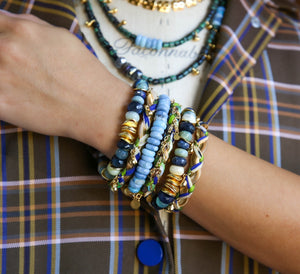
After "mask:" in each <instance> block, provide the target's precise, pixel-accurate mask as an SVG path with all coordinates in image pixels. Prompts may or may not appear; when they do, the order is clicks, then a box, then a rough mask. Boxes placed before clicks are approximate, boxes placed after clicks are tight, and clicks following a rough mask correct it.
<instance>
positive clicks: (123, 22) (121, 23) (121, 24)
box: [118, 20, 127, 28]
mask: <svg viewBox="0 0 300 274" xmlns="http://www.w3.org/2000/svg"><path fill="white" fill-rule="evenodd" d="M126 24H127V22H126V20H122V21H121V22H120V23H119V25H118V28H119V27H122V26H124V25H126Z"/></svg>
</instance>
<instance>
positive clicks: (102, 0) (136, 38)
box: [98, 0, 225, 50]
mask: <svg viewBox="0 0 300 274" xmlns="http://www.w3.org/2000/svg"><path fill="white" fill-rule="evenodd" d="M98 2H99V4H100V7H101V8H102V10H103V12H104V14H105V15H106V17H107V18H108V20H109V21H110V22H111V23H112V25H113V26H114V27H115V28H116V29H117V30H118V31H119V32H120V33H121V34H123V35H124V36H125V37H126V38H128V39H129V40H131V41H132V43H134V44H135V45H136V46H138V47H141V48H147V49H153V50H161V49H162V48H173V47H177V46H180V45H182V44H184V43H186V42H188V41H191V40H192V39H194V40H197V38H198V34H199V33H200V31H201V30H203V29H204V28H205V27H206V26H207V22H211V20H212V18H213V16H214V15H215V13H216V11H217V8H218V6H219V2H220V0H214V1H213V3H212V4H211V7H210V11H209V12H208V14H207V16H206V17H205V19H204V20H203V21H202V22H200V24H199V25H198V26H197V27H196V28H195V29H194V30H193V31H191V32H189V33H188V34H187V35H185V36H184V37H182V38H180V39H178V40H176V41H170V42H163V41H162V40H161V39H155V38H150V37H147V36H144V35H140V34H138V35H136V34H134V33H132V32H130V31H129V30H127V29H126V28H124V24H126V21H125V20H122V21H119V20H118V19H117V18H116V16H114V13H116V11H117V9H110V8H109V6H108V5H107V3H106V2H107V0H98ZM224 11H225V9H224Z"/></svg>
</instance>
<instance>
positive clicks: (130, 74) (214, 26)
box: [81, 0, 226, 85]
mask: <svg viewBox="0 0 300 274" xmlns="http://www.w3.org/2000/svg"><path fill="white" fill-rule="evenodd" d="M81 2H82V3H83V5H84V7H85V12H86V14H87V17H88V19H89V21H88V22H87V26H89V27H92V28H93V30H94V33H95V35H96V37H97V39H98V42H99V44H100V45H101V46H102V48H103V49H104V50H105V51H106V53H107V54H108V55H109V57H110V58H111V59H112V61H113V64H114V66H115V67H116V68H117V69H118V70H119V71H120V72H121V73H122V74H123V75H125V76H126V77H127V78H129V79H131V80H136V79H144V80H146V81H147V82H148V83H149V84H152V85H159V84H167V83H170V82H174V81H177V80H180V79H182V78H184V77H185V76H187V75H189V74H190V73H195V74H197V73H198V70H197V68H198V67H200V66H201V65H202V64H203V62H204V61H210V60H211V53H212V50H213V49H214V47H215V44H214V43H215V40H216V35H217V33H218V31H219V29H220V26H221V24H222V19H223V16H224V12H225V6H226V0H215V1H214V2H213V3H218V6H217V7H216V9H215V10H210V12H209V14H210V13H212V15H211V17H210V21H209V22H206V28H207V29H208V30H209V33H208V35H207V39H206V43H205V45H204V46H203V47H202V49H201V50H200V53H199V55H198V56H197V58H196V59H195V60H194V61H193V62H192V63H191V64H190V65H189V66H188V67H186V68H185V69H184V70H182V71H180V72H179V73H178V74H176V75H169V76H166V77H161V78H152V77H149V76H146V75H144V74H143V73H142V71H141V70H140V69H138V68H137V67H135V66H133V65H131V64H130V63H129V62H127V60H126V59H125V58H124V57H120V56H118V54H117V51H116V50H115V49H114V48H113V47H112V45H111V44H110V43H109V42H108V41H107V40H106V38H105V37H104V35H103V33H102V31H101V28H100V23H99V21H98V20H97V18H96V16H95V14H94V12H93V9H92V6H91V4H90V2H89V0H82V1H81Z"/></svg>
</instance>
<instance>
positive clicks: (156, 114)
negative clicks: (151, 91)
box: [155, 110, 168, 119]
mask: <svg viewBox="0 0 300 274" xmlns="http://www.w3.org/2000/svg"><path fill="white" fill-rule="evenodd" d="M158 117H160V118H163V119H167V118H168V113H166V112H165V111H161V110H159V111H157V112H156V113H155V119H157V118H158Z"/></svg>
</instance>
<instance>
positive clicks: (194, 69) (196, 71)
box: [192, 68, 200, 75]
mask: <svg viewBox="0 0 300 274" xmlns="http://www.w3.org/2000/svg"><path fill="white" fill-rule="evenodd" d="M192 73H193V75H199V74H200V71H199V70H198V69H196V68H193V69H192Z"/></svg>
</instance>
